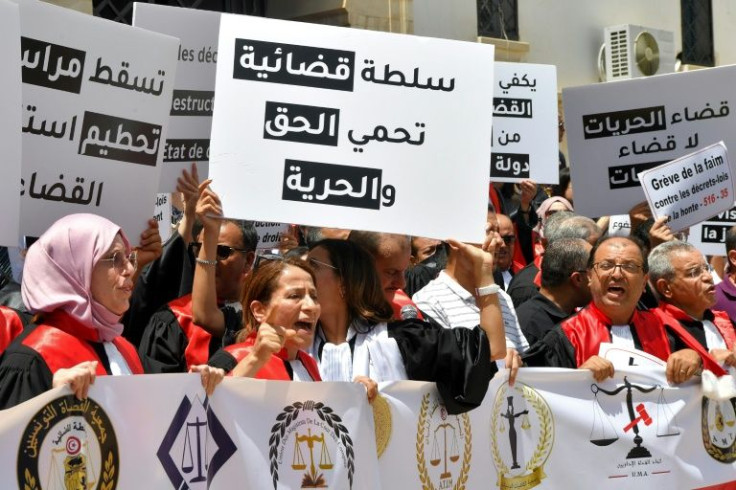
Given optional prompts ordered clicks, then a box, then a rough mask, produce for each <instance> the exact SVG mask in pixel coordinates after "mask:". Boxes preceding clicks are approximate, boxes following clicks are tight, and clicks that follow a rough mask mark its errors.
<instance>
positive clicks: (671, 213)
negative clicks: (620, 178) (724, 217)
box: [638, 142, 736, 231]
mask: <svg viewBox="0 0 736 490" xmlns="http://www.w3.org/2000/svg"><path fill="white" fill-rule="evenodd" d="M733 174H734V173H733V170H732V169H731V166H730V164H729V160H728V152H727V151H726V145H724V144H723V142H720V143H716V144H714V145H710V146H707V147H705V148H703V149H702V150H698V151H696V152H695V153H692V154H690V155H686V156H684V157H680V158H678V159H676V160H673V161H671V162H668V163H665V164H664V165H660V166H659V167H655V168H652V169H649V170H645V171H644V172H641V173H640V174H639V175H638V177H639V182H641V185H642V187H643V188H644V194H645V195H646V197H647V201H648V202H649V207H650V208H651V210H652V215H653V216H654V218H655V219H656V218H659V217H660V216H668V217H669V218H670V219H669V221H668V223H669V227H670V228H671V229H672V230H673V231H680V230H683V229H685V228H688V227H689V226H691V225H694V224H696V223H699V222H701V221H704V220H706V219H708V218H710V217H711V216H713V215H714V214H716V213H720V212H723V211H726V210H728V209H730V208H731V207H732V206H733V203H734V195H736V180H735V179H734V177H733Z"/></svg>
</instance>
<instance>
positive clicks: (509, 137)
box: [496, 131, 521, 146]
mask: <svg viewBox="0 0 736 490" xmlns="http://www.w3.org/2000/svg"><path fill="white" fill-rule="evenodd" d="M496 141H498V144H499V145H501V146H506V145H508V144H510V143H520V142H521V135H520V134H519V133H513V134H511V133H507V132H506V131H501V136H499V137H498V139H497V140H496Z"/></svg>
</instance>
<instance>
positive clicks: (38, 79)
mask: <svg viewBox="0 0 736 490" xmlns="http://www.w3.org/2000/svg"><path fill="white" fill-rule="evenodd" d="M20 16H21V34H22V37H21V50H22V65H23V73H22V75H23V120H22V122H23V181H22V184H23V185H22V191H21V196H22V197H21V232H22V234H25V235H31V236H38V235H40V234H42V233H43V232H44V231H45V230H46V229H47V228H48V227H49V225H51V224H52V223H53V222H54V221H56V220H57V219H58V218H60V217H62V216H64V215H67V214H71V213H94V214H98V215H102V216H105V217H107V218H108V219H110V220H112V221H113V222H115V223H117V224H118V225H120V226H121V227H122V228H123V229H124V230H125V231H126V233H127V234H128V236H130V237H131V238H132V239H133V240H135V238H134V237H138V236H140V233H141V232H142V231H143V230H144V229H145V228H146V226H147V221H148V219H149V218H150V217H151V202H152V200H153V199H154V197H155V195H156V189H157V187H158V174H159V162H160V161H161V157H162V155H163V150H164V144H163V143H164V141H165V138H166V125H167V122H168V117H169V107H170V103H171V94H172V89H173V80H174V76H175V74H176V52H177V47H178V40H177V39H175V38H172V37H169V36H163V35H161V34H157V33H152V32H148V31H145V30H142V29H134V28H131V27H129V26H125V25H122V24H118V23H116V22H111V21H107V20H104V19H100V18H97V17H92V16H89V15H84V14H80V13H78V12H74V11H71V10H67V9H63V8H60V7H56V6H53V5H49V4H46V3H44V2H22V3H21V4H20Z"/></svg>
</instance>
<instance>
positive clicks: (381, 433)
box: [371, 395, 393, 459]
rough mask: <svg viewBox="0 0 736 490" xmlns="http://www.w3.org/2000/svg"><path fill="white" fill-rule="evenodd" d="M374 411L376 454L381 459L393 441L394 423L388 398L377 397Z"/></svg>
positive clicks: (372, 404) (374, 400) (372, 405)
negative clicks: (389, 443)
mask: <svg viewBox="0 0 736 490" xmlns="http://www.w3.org/2000/svg"><path fill="white" fill-rule="evenodd" d="M371 408H372V409H373V426H374V428H375V432H376V453H377V455H378V458H379V459H380V458H381V456H383V453H384V451H386V447H387V446H388V442H389V441H390V440H391V431H392V427H393V423H392V422H391V406H390V405H389V404H388V401H386V397H384V396H381V395H376V397H375V398H374V399H373V403H371Z"/></svg>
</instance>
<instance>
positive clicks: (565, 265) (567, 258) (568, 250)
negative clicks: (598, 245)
mask: <svg viewBox="0 0 736 490" xmlns="http://www.w3.org/2000/svg"><path fill="white" fill-rule="evenodd" d="M588 249H589V247H588V242H586V241H585V240H583V239H581V238H560V239H559V240H555V241H554V242H552V243H550V244H549V245H548V246H547V248H545V249H544V259H543V260H542V286H543V287H545V288H551V287H552V288H553V287H556V286H561V285H562V284H564V283H565V282H567V281H568V280H569V278H570V275H572V273H573V272H576V271H584V270H585V269H586V266H587V264H588V254H589V253H590V252H589V250H588Z"/></svg>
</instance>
